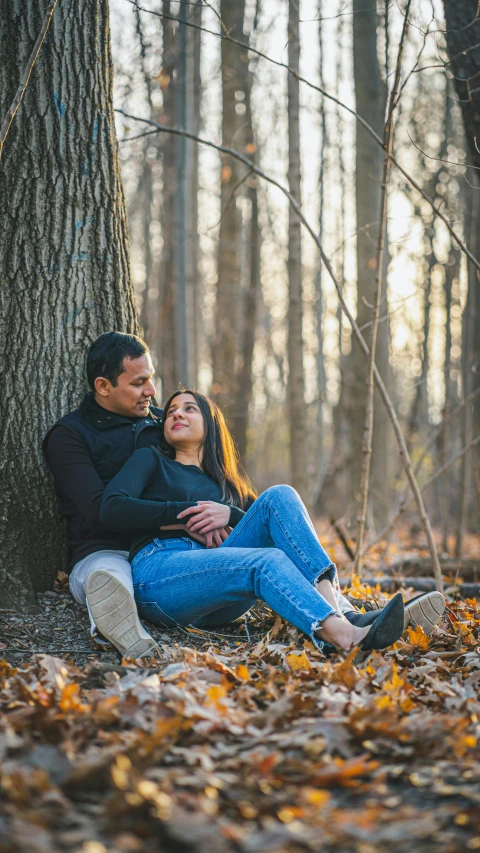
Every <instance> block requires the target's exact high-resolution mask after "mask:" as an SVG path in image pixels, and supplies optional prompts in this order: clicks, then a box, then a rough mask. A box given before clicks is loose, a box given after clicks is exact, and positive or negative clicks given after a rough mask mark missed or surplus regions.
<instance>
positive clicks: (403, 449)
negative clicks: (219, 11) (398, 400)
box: [116, 110, 438, 565]
mask: <svg viewBox="0 0 480 853" xmlns="http://www.w3.org/2000/svg"><path fill="white" fill-rule="evenodd" d="M116 112H118V113H120V114H121V115H123V116H125V118H128V119H131V120H132V121H141V122H143V123H144V124H148V125H150V126H152V127H156V128H157V129H158V131H159V132H161V133H173V134H174V135H176V136H186V137H187V138H188V139H193V140H194V141H195V142H198V143H200V144H201V145H207V146H208V147H209V148H214V149H215V150H217V151H221V152H223V153H224V154H229V155H230V156H231V157H234V158H235V159H237V160H239V161H240V162H241V163H244V164H245V165H246V166H247V167H249V168H250V169H251V170H252V172H255V174H257V175H258V176H259V177H261V178H263V180H265V181H268V183H270V184H272V186H276V187H277V188H278V189H279V190H280V191H281V192H282V193H283V194H284V196H285V197H286V198H287V199H288V201H289V203H290V204H291V206H292V208H293V209H294V211H295V213H296V214H297V216H298V218H299V219H300V221H301V222H302V223H303V225H304V227H305V228H306V229H307V231H308V233H309V234H310V236H311V237H312V239H313V240H314V242H315V244H316V246H317V247H318V250H319V252H320V257H321V259H322V261H323V263H324V264H325V267H326V269H327V272H328V274H329V276H330V278H331V280H332V282H333V284H334V286H335V289H336V291H337V294H338V298H339V301H340V304H341V306H342V309H343V311H344V313H345V315H346V317H347V318H348V321H349V323H350V325H351V327H352V330H353V333H354V335H355V337H356V339H357V341H358V343H359V345H360V348H361V349H362V351H363V353H364V355H365V357H366V358H367V359H368V357H369V355H370V350H369V348H368V345H367V343H366V341H365V338H364V337H363V335H362V333H361V331H360V329H359V328H358V325H357V323H356V321H355V318H354V317H353V315H352V313H351V312H350V309H349V307H348V305H347V302H346V301H345V296H344V294H343V290H342V287H341V285H340V284H339V282H338V280H337V278H336V276H335V273H334V271H333V267H332V264H331V263H330V260H329V258H328V257H327V255H326V254H325V252H324V249H323V245H322V243H321V241H320V239H319V237H318V235H317V234H316V233H315V231H314V230H313V228H312V226H311V225H310V223H309V222H308V220H307V219H306V218H305V215H304V213H303V211H302V209H301V207H300V205H299V204H298V202H297V200H296V199H295V198H294V197H293V196H292V194H291V193H290V192H289V191H288V190H287V189H286V188H285V187H284V186H282V184H281V183H280V182H279V181H277V180H276V179H275V178H273V177H272V176H271V175H268V174H267V173H266V172H264V171H263V169H260V168H259V167H258V166H257V165H256V163H254V162H253V161H252V160H249V159H248V157H245V156H244V155H243V154H241V153H240V152H239V151H235V150H233V149H232V148H227V147H226V146H224V145H219V144H217V143H215V142H212V141H211V140H209V139H202V138H201V137H199V136H196V135H195V134H193V133H190V132H189V131H186V130H181V129H180V128H176V127H165V126H162V125H161V124H158V123H157V122H154V121H152V120H151V119H145V118H140V117H139V116H133V115H130V114H129V113H126V112H125V111H124V110H117V111H116ZM373 369H374V377H375V382H376V383H377V388H378V390H379V393H380V396H381V398H382V401H383V404H384V406H385V408H386V410H387V413H388V416H389V418H390V421H391V424H392V426H393V431H394V433H395V437H396V439H397V443H398V450H399V453H400V457H401V460H402V464H403V467H404V469H405V473H406V475H407V479H408V482H409V483H410V487H411V489H412V492H413V494H414V497H415V501H416V503H417V508H418V512H419V515H420V519H421V521H422V524H423V527H424V529H425V533H426V536H427V541H428V543H429V548H430V551H431V555H432V561H433V563H434V565H435V561H438V557H437V552H436V549H435V543H434V539H433V532H432V527H431V524H430V519H429V518H428V515H427V512H426V509H425V505H424V503H423V498H422V495H421V491H420V487H419V485H418V483H417V480H416V478H415V475H414V473H413V467H412V463H411V461H410V456H409V453H408V449H407V444H406V441H405V438H404V435H403V433H402V428H401V426H400V421H399V420H398V417H397V413H396V411H395V409H394V407H393V403H392V401H391V399H390V397H389V395H388V392H387V389H386V388H385V384H384V382H383V379H382V377H381V375H380V373H379V371H378V368H377V366H376V365H375V364H374V368H373Z"/></svg>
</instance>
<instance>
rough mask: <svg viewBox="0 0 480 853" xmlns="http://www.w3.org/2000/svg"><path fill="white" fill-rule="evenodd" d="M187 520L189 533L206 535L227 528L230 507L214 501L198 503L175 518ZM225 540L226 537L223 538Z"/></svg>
mask: <svg viewBox="0 0 480 853" xmlns="http://www.w3.org/2000/svg"><path fill="white" fill-rule="evenodd" d="M187 516H190V517H189V518H188V521H187V522H186V524H187V527H188V529H189V531H190V532H191V533H192V532H196V533H202V534H203V535H204V536H205V535H206V534H208V533H212V532H213V531H216V530H218V529H219V528H221V527H222V528H224V527H227V526H228V523H229V521H230V507H229V506H226V505H225V504H217V503H215V501H198V503H197V506H191V507H189V508H188V509H184V510H183V512H181V513H180V514H179V515H177V518H186V517H187ZM225 538H226V537H225Z"/></svg>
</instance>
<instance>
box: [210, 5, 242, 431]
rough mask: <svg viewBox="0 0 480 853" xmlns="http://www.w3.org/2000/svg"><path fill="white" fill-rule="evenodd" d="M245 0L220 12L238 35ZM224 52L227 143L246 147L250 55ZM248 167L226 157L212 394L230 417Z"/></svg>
mask: <svg viewBox="0 0 480 853" xmlns="http://www.w3.org/2000/svg"><path fill="white" fill-rule="evenodd" d="M244 11H245V0H221V2H220V15H221V18H222V21H223V23H224V25H225V26H226V27H227V30H228V32H229V33H230V35H232V36H233V37H234V38H237V39H242V37H243V19H244ZM221 55H222V144H223V145H227V146H230V147H231V148H236V149H238V150H239V151H243V147H244V144H245V143H244V124H245V117H244V115H243V113H242V110H241V108H239V109H238V110H237V106H238V103H239V102H238V101H237V100H236V98H235V94H236V92H244V93H245V91H246V74H247V69H248V61H247V55H246V53H245V51H242V50H240V49H239V48H238V47H237V45H235V44H233V43H232V42H230V41H228V40H227V39H223V40H222V43H221ZM245 174H246V170H245V167H244V166H243V165H242V164H241V163H239V162H238V161H236V160H232V159H231V158H230V157H228V156H227V155H225V154H222V155H221V191H220V215H221V219H220V233H219V240H218V264H217V273H218V283H217V298H216V306H215V333H214V336H213V346H212V368H213V376H212V396H213V397H214V399H215V400H216V402H217V403H218V404H219V405H220V406H221V407H222V409H223V411H224V414H225V415H226V417H227V421H228V422H229V423H230V414H231V412H232V407H233V405H234V404H235V399H234V398H235V393H234V386H235V357H236V354H237V327H238V323H237V318H238V311H237V307H238V303H239V296H240V251H241V235H242V219H241V213H240V209H239V208H238V207H237V203H236V199H237V191H238V190H237V187H238V184H239V182H240V181H241V180H242V178H244V177H245Z"/></svg>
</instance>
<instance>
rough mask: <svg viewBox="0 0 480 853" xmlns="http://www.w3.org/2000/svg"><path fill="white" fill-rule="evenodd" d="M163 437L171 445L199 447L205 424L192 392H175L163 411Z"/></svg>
mask: <svg viewBox="0 0 480 853" xmlns="http://www.w3.org/2000/svg"><path fill="white" fill-rule="evenodd" d="M164 432H165V439H166V441H167V443H168V444H169V445H170V446H171V447H175V448H176V447H178V448H180V449H183V448H187V447H189V448H191V447H199V446H200V444H201V443H202V441H203V439H204V437H205V424H204V422H203V415H202V413H201V411H200V406H199V405H198V403H197V401H196V399H195V397H194V396H193V394H177V396H176V397H174V398H173V400H172V402H171V403H170V406H169V408H168V411H166V412H165V424H164Z"/></svg>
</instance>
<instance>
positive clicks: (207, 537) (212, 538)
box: [160, 524, 230, 548]
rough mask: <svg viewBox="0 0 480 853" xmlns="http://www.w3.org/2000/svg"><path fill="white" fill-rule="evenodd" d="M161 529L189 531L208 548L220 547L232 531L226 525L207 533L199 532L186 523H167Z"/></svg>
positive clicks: (193, 537)
mask: <svg viewBox="0 0 480 853" xmlns="http://www.w3.org/2000/svg"><path fill="white" fill-rule="evenodd" d="M160 530H185V531H188V533H189V535H190V536H191V537H192V539H195V541H196V542H200V545H205V546H206V547H207V548H218V546H219V545H221V544H222V542H224V541H225V539H226V538H227V536H228V534H229V533H230V530H225V528H224V527H220V528H218V529H217V530H212V531H211V532H210V533H207V534H203V533H198V532H197V531H195V530H190V529H189V528H188V526H187V525H186V524H166V525H164V526H163V527H160Z"/></svg>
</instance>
